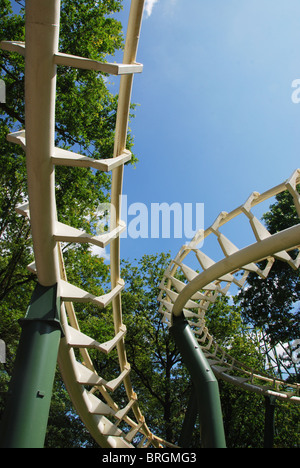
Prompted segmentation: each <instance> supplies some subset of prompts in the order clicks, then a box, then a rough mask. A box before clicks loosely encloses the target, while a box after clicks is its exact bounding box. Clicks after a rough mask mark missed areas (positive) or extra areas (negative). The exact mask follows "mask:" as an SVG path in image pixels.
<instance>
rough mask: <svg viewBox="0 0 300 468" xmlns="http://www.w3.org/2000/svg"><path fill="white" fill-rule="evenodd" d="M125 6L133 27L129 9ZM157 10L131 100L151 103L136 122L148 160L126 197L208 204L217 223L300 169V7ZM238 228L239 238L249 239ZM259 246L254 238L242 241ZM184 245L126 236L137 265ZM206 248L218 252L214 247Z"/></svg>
mask: <svg viewBox="0 0 300 468" xmlns="http://www.w3.org/2000/svg"><path fill="white" fill-rule="evenodd" d="M124 5H125V9H124V12H123V13H122V15H121V19H122V20H123V21H124V26H125V27H126V22H127V17H128V12H129V5H130V2H129V1H128V2H127V1H126V0H125V1H124ZM146 5H147V8H148V10H147V12H145V16H144V20H143V25H142V32H141V40H140V45H139V51H138V58H137V60H138V61H139V62H141V63H143V64H144V72H143V74H142V75H137V76H136V77H135V80H134V88H133V96H132V101H133V102H135V103H139V104H140V106H139V107H138V108H137V111H136V118H135V119H134V120H133V121H132V122H131V125H130V127H131V130H132V133H133V135H134V138H135V147H134V152H135V154H136V155H137V156H138V158H139V163H138V164H137V166H136V169H133V168H132V167H127V168H126V170H125V177H124V193H125V194H126V195H127V197H128V204H130V203H135V202H140V203H145V204H146V205H147V206H149V208H150V204H151V203H155V202H159V203H162V202H166V203H169V204H172V203H174V202H180V203H193V204H196V203H204V206H205V227H209V226H210V225H211V224H212V222H213V221H214V220H215V219H216V217H217V215H218V214H219V213H220V212H221V211H223V210H225V211H231V210H232V209H234V208H236V207H237V206H239V205H241V204H242V203H244V202H245V201H246V199H247V198H248V197H249V195H250V194H251V193H252V192H253V191H259V192H264V191H265V190H267V189H268V188H271V187H273V186H275V185H277V184H279V183H281V182H283V181H284V180H285V179H287V178H288V177H289V176H290V175H291V174H292V173H293V171H294V170H295V169H296V168H298V167H300V162H299V146H300V104H295V103H293V102H292V93H293V91H294V89H293V88H292V82H293V81H294V80H295V79H299V78H300V55H299V47H298V44H300V3H299V2H298V1H296V0H289V1H288V2H286V1H282V0H276V1H274V0H252V1H251V2H249V1H246V0H189V1H188V2H187V1H186V0H156V1H151V0H150V1H149V2H148V4H146ZM265 208H267V207H265ZM264 211H266V210H264ZM129 221H130V218H129ZM236 228H237V226H235V228H234V232H232V236H233V240H235V239H237V237H240V233H238V236H237V235H236ZM241 233H243V230H241ZM242 235H243V234H242ZM249 241H251V242H252V237H251V239H249V240H248V239H247V235H246V233H245V239H243V242H242V243H244V244H247V242H249ZM184 243H186V239H168V240H166V239H137V240H132V239H129V238H127V239H123V240H122V243H121V245H122V248H121V253H122V256H123V257H125V258H129V259H133V258H139V257H141V255H143V254H144V253H151V254H152V253H156V252H161V251H169V250H170V251H171V254H172V256H173V257H174V256H175V255H176V253H177V251H178V250H179V249H180V247H181V245H182V244H184ZM207 248H208V250H209V245H207ZM204 251H206V253H208V254H209V255H211V256H212V257H213V255H214V253H213V252H210V251H208V252H207V249H205V245H204Z"/></svg>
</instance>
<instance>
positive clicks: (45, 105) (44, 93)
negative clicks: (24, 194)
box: [25, 0, 60, 286]
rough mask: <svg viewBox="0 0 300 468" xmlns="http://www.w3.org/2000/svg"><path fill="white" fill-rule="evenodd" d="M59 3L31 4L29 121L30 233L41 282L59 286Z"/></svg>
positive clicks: (28, 21) (28, 20) (57, 0)
mask: <svg viewBox="0 0 300 468" xmlns="http://www.w3.org/2000/svg"><path fill="white" fill-rule="evenodd" d="M59 23H60V0H47V1H45V0H26V61H25V112H26V114H25V118H26V161H27V174H28V193H29V201H30V214H31V231H32V238H33V246H34V247H33V248H34V256H35V264H36V268H37V276H38V281H39V283H40V284H41V285H42V286H53V285H54V284H56V283H58V282H59V257H58V247H57V243H56V242H55V239H54V229H55V223H56V220H57V214H56V201H55V172H54V166H53V163H52V156H53V154H54V151H55V150H54V147H55V95H56V68H57V67H56V65H55V63H54V60H53V58H54V55H55V54H56V53H57V52H58V41H59Z"/></svg>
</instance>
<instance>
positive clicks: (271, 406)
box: [264, 396, 276, 449]
mask: <svg viewBox="0 0 300 468" xmlns="http://www.w3.org/2000/svg"><path fill="white" fill-rule="evenodd" d="M265 405H266V412H265V434H264V448H267V449H272V448H274V434H275V410H276V397H273V396H267V397H265Z"/></svg>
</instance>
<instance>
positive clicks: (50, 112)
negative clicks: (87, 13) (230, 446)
mask: <svg viewBox="0 0 300 468" xmlns="http://www.w3.org/2000/svg"><path fill="white" fill-rule="evenodd" d="M143 9H144V0H132V2H131V9H130V16H129V24H128V30H127V37H126V44H125V51H124V60H123V64H106V63H99V62H96V61H94V60H89V59H86V58H82V57H74V56H70V55H66V54H63V53H60V52H59V51H58V39H59V20H60V0H26V45H25V43H20V42H7V41H6V42H2V43H1V47H2V49H5V50H9V51H12V52H17V53H20V54H22V55H25V58H26V60H25V63H26V73H25V75H26V78H25V79H26V132H25V130H22V131H19V132H17V133H14V134H11V135H9V136H8V140H9V141H11V142H12V143H16V144H19V145H21V146H22V147H23V148H24V150H25V151H26V156H27V158H26V159H27V170H28V186H29V204H26V205H25V206H21V207H19V208H18V212H19V213H20V214H22V215H24V216H27V217H28V218H29V219H30V223H31V229H32V236H33V245H34V254H35V262H34V263H33V264H32V265H30V266H29V269H30V270H31V271H34V272H35V273H36V274H37V277H38V280H39V282H40V284H42V285H43V286H48V285H53V284H54V283H58V284H59V294H60V296H61V299H62V307H61V317H62V325H63V330H64V334H65V336H64V338H63V339H62V340H61V346H60V351H59V357H58V363H59V367H60V371H61V374H62V376H63V379H64V382H65V385H66V387H67V389H68V392H69V394H70V397H71V399H72V402H73V404H74V407H75V408H76V410H77V412H78V414H79V416H80V418H81V419H82V421H83V422H84V424H85V425H86V427H87V429H88V430H89V432H90V434H91V435H92V436H93V438H94V439H95V440H96V441H97V442H98V444H99V445H100V446H102V447H104V448H110V447H112V448H122V447H124V448H131V447H134V446H138V447H141V448H146V447H163V446H172V445H171V444H169V443H167V442H165V441H163V440H161V439H159V438H158V437H156V436H154V435H153V434H152V432H151V431H150V429H149V428H148V427H147V425H146V422H145V419H144V417H143V415H142V413H141V411H140V408H139V404H138V399H137V395H136V394H135V393H134V391H133V389H132V385H131V380H130V364H129V363H128V362H127V357H126V351H125V341H124V338H125V334H126V326H125V325H124V324H123V320H122V305H121V291H122V290H123V288H124V281H123V280H122V279H121V277H120V248H119V236H120V233H121V232H122V231H123V230H124V228H125V225H124V223H123V222H122V221H121V220H120V212H121V206H120V196H121V193H122V182H123V170H124V164H125V163H126V162H128V161H129V160H130V159H131V153H130V152H129V151H128V150H126V139H127V129H128V118H129V109H130V99H131V90H132V84H133V76H134V73H140V72H141V71H142V65H141V64H138V63H136V54H137V48H138V41H139V34H140V27H141V22H142V15H143ZM57 65H61V66H71V67H76V68H84V69H91V70H95V71H104V72H107V73H112V74H116V75H118V74H120V75H122V76H121V82H120V91H119V102H118V111H117V123H116V132H115V147H114V155H113V158H112V159H108V160H102V161H98V160H93V159H91V158H87V157H85V156H82V155H79V154H75V153H72V152H69V151H65V150H62V149H60V148H55V146H54V141H55V138H54V136H55V133H54V129H55V118H54V117H55V86H56V80H55V78H56V66H57ZM37 70H39V73H37ZM55 165H65V166H79V167H91V168H94V169H97V170H102V171H112V189H111V203H112V204H113V206H114V207H115V217H114V219H112V220H111V226H110V232H108V233H106V234H104V235H102V236H91V235H88V234H87V233H85V232H82V231H80V230H77V229H74V228H72V227H71V226H66V225H64V224H61V223H59V222H58V221H57V214H56V201H55V183H54V167H55ZM60 242H75V243H91V244H95V245H98V246H101V247H105V246H106V245H110V258H111V291H110V292H108V293H107V294H105V295H103V296H102V297H95V296H93V295H91V294H89V293H88V292H87V291H84V290H83V289H80V288H77V287H75V286H73V285H71V284H69V283H68V280H67V277H66V272H65V267H64V260H63V255H62V250H61V246H60ZM73 302H81V303H87V302H92V303H93V304H95V305H97V306H98V307H99V308H104V307H106V306H107V305H109V304H110V303H112V306H113V307H112V308H113V321H114V329H115V336H112V337H111V340H110V341H109V342H105V343H98V342H97V341H95V340H94V339H93V338H90V337H88V336H86V335H84V334H83V333H81V331H80V329H79V325H78V321H77V318H76V314H75V310H74V306H73ZM90 348H93V349H96V350H98V351H99V352H100V353H105V354H109V353H110V352H111V351H112V350H114V349H117V354H118V359H119V364H120V373H119V375H116V377H115V379H113V380H111V381H109V382H108V381H106V380H105V379H104V378H102V377H101V376H100V375H98V373H97V371H96V369H95V367H94V364H93V362H92V360H91V358H90V355H89V352H88V350H89V349H90ZM121 387H123V390H124V391H123V393H124V398H122V400H123V401H124V405H123V406H122V407H120V406H118V404H117V403H116V402H115V401H114V392H115V391H116V390H117V389H119V390H120V388H121Z"/></svg>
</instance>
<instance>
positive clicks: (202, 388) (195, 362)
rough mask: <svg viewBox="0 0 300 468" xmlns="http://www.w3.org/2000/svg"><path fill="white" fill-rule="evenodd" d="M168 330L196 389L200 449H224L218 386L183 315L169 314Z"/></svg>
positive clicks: (224, 442)
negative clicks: (171, 318)
mask: <svg viewBox="0 0 300 468" xmlns="http://www.w3.org/2000/svg"><path fill="white" fill-rule="evenodd" d="M170 333H171V335H172V336H173V338H174V340H175V343H176V345H177V348H178V350H179V352H180V354H181V356H182V358H183V361H184V363H185V365H186V367H187V369H188V371H189V372H190V374H191V377H192V381H193V384H194V386H195V389H196V393H197V401H198V412H199V418H200V430H201V445H202V448H226V441H225V434H224V426H223V416H222V409H221V401H220V394H219V385H218V382H217V379H216V378H215V376H214V374H213V372H212V370H211V368H210V366H209V364H208V362H207V360H206V358H205V356H204V354H203V352H202V350H201V348H200V346H199V345H198V343H197V341H196V339H195V337H194V334H193V332H192V330H191V328H190V326H189V324H188V322H187V321H186V320H185V318H184V317H183V315H182V316H180V317H173V326H172V327H171V328H170Z"/></svg>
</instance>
